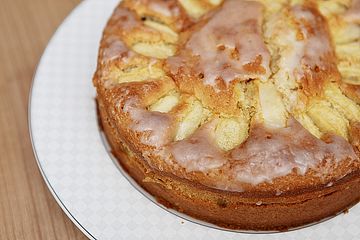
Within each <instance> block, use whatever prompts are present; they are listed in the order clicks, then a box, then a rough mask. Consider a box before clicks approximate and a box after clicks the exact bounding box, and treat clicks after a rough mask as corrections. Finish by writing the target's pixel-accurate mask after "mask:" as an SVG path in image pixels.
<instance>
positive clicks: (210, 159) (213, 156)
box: [170, 121, 227, 172]
mask: <svg viewBox="0 0 360 240" xmlns="http://www.w3.org/2000/svg"><path fill="white" fill-rule="evenodd" d="M215 126H216V121H213V122H210V123H207V124H205V125H203V126H202V127H201V128H199V129H197V130H196V131H195V133H193V134H192V135H191V136H190V137H188V138H186V139H184V140H181V141H178V142H175V143H174V144H172V145H171V146H170V151H171V153H172V154H173V156H174V160H175V161H176V162H177V163H178V164H179V165H180V166H182V167H184V168H185V169H186V171H188V172H192V171H200V172H206V171H208V170H211V169H214V168H219V167H221V166H222V165H224V164H225V163H226V161H227V160H226V158H225V156H224V154H223V152H222V151H221V149H219V148H218V147H217V145H216V143H215V140H214V136H213V135H214V131H215Z"/></svg>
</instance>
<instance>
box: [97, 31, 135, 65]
mask: <svg viewBox="0 0 360 240" xmlns="http://www.w3.org/2000/svg"><path fill="white" fill-rule="evenodd" d="M105 44H106V47H105V48H104V50H103V52H102V56H101V57H102V58H101V59H102V61H103V62H106V61H111V60H114V59H117V58H121V60H122V61H123V62H125V63H126V62H127V61H128V59H129V58H131V57H132V56H134V55H135V53H134V52H133V51H131V50H130V49H129V48H128V47H127V46H126V45H125V43H124V42H123V41H122V40H121V39H120V38H119V37H118V36H115V35H113V36H109V37H108V38H107V39H106V40H105Z"/></svg>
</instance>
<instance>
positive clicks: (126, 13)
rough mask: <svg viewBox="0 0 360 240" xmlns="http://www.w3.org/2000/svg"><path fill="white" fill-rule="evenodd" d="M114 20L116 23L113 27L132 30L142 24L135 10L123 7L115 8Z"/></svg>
mask: <svg viewBox="0 0 360 240" xmlns="http://www.w3.org/2000/svg"><path fill="white" fill-rule="evenodd" d="M112 20H113V21H114V22H115V23H116V24H115V25H114V26H113V27H115V28H116V27H119V28H120V29H124V30H130V29H132V28H134V27H137V26H140V25H141V23H140V22H139V21H138V19H137V18H136V16H135V14H134V12H132V11H131V10H129V9H126V8H122V7H119V8H117V9H116V10H115V12H114V14H113V16H112Z"/></svg>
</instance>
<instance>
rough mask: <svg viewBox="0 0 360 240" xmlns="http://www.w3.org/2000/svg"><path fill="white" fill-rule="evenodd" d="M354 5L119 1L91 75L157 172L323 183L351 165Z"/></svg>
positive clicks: (358, 51) (359, 22) (234, 186)
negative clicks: (93, 73) (94, 70)
mask: <svg viewBox="0 0 360 240" xmlns="http://www.w3.org/2000/svg"><path fill="white" fill-rule="evenodd" d="M359 5H360V1H358V0H353V1H351V0H334V1H326V0H319V1H312V0H303V1H301V0H277V1H270V0H258V1H246V0H224V1H221V0H202V1H196V0H178V1H176V0H167V1H165V0H123V1H122V2H121V3H120V5H119V6H118V7H117V8H116V9H115V11H114V13H113V15H112V17H111V18H110V20H109V22H108V24H107V26H106V28H105V30H104V34H103V39H102V41H101V47H100V51H99V58H98V68H97V71H96V74H95V76H94V84H95V86H96V88H97V92H98V96H99V97H100V98H101V99H102V101H104V104H105V105H106V106H107V112H108V114H109V115H110V116H111V117H112V118H113V119H114V120H115V122H116V127H117V128H118V129H119V134H120V135H121V136H122V137H123V138H124V144H125V145H126V146H128V147H129V149H130V151H131V152H133V153H134V154H138V155H139V157H141V158H143V159H144V161H146V162H148V163H149V164H150V166H152V167H153V168H154V169H158V170H161V171H164V172H168V173H172V174H175V175H177V176H178V177H181V178H184V179H188V180H192V181H195V182H197V183H199V184H201V185H205V186H208V187H212V188H217V189H221V190H230V191H246V190H247V189H249V188H256V189H258V190H259V191H261V189H269V188H270V189H273V190H276V191H286V189H289V185H292V184H293V183H291V184H290V183H289V179H292V180H291V181H293V182H295V183H296V185H298V186H300V187H301V186H302V185H304V186H305V185H309V184H310V185H311V184H314V185H316V183H318V182H319V181H320V182H321V183H323V184H325V185H326V184H327V183H328V182H329V181H336V180H338V179H341V178H342V177H344V176H346V175H348V174H350V173H351V172H352V171H353V170H354V169H357V170H359V166H360V159H359V156H360V155H359V146H360V106H359V104H360V86H359V85H360V71H359V69H360V19H359V15H360V6H359ZM272 186H274V187H273V188H272Z"/></svg>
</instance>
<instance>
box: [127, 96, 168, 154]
mask: <svg viewBox="0 0 360 240" xmlns="http://www.w3.org/2000/svg"><path fill="white" fill-rule="evenodd" d="M124 112H126V113H129V115H130V117H131V119H132V120H133V123H132V124H131V125H130V129H132V130H133V131H136V132H141V133H142V136H141V142H142V143H144V144H146V145H150V146H155V147H161V146H164V145H166V144H168V143H169V142H170V141H171V140H172V138H173V131H172V126H173V121H172V118H171V117H170V115H168V114H165V113H160V112H151V111H147V110H145V109H142V108H140V107H137V106H136V104H134V101H131V100H129V101H128V102H126V104H125V106H124Z"/></svg>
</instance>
